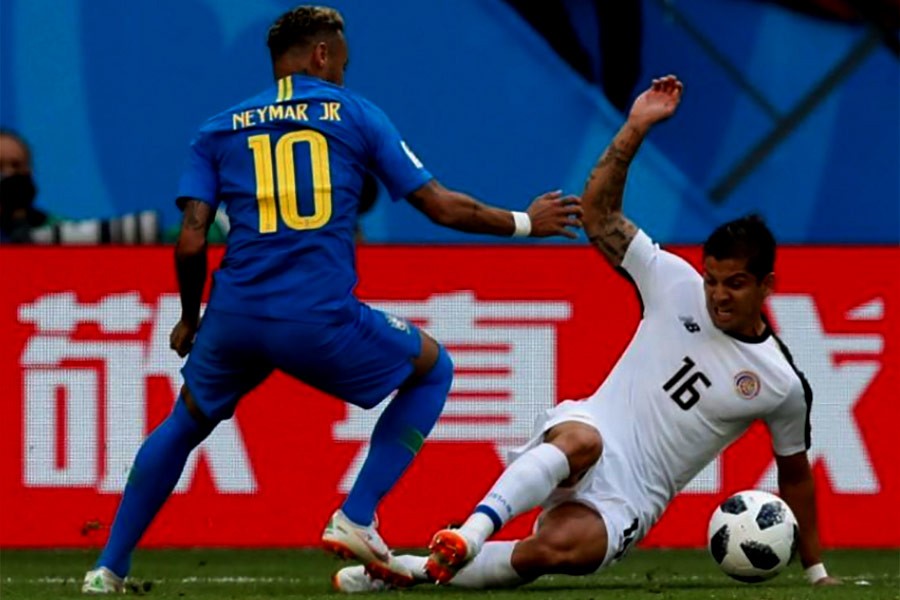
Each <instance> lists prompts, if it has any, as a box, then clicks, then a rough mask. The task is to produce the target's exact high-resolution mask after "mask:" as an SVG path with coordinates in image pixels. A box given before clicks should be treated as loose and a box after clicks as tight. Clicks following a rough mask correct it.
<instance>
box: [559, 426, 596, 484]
mask: <svg viewBox="0 0 900 600" xmlns="http://www.w3.org/2000/svg"><path fill="white" fill-rule="evenodd" d="M547 442H549V443H551V444H553V445H554V446H556V447H557V448H559V449H560V450H562V451H563V452H565V454H566V457H567V458H568V460H569V473H570V477H575V478H577V477H579V476H581V475H583V474H584V473H585V472H586V471H587V470H588V469H590V468H591V467H592V466H594V465H595V464H596V463H597V461H598V460H600V455H601V454H603V438H602V437H601V436H600V432H599V431H597V430H596V429H595V428H594V427H591V426H590V425H587V424H584V423H577V422H568V423H562V424H560V425H557V426H556V427H554V428H553V429H551V430H550V431H549V432H548V434H547Z"/></svg>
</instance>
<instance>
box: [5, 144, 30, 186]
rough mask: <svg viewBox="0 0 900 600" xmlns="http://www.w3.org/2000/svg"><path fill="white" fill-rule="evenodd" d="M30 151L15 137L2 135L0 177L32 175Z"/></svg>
mask: <svg viewBox="0 0 900 600" xmlns="http://www.w3.org/2000/svg"><path fill="white" fill-rule="evenodd" d="M28 163H29V161H28V151H27V150H26V149H25V147H24V146H22V144H20V143H19V142H18V140H16V138H14V137H10V136H8V135H0V177H9V176H10V175H18V174H20V173H25V174H27V173H31V165H30V164H28Z"/></svg>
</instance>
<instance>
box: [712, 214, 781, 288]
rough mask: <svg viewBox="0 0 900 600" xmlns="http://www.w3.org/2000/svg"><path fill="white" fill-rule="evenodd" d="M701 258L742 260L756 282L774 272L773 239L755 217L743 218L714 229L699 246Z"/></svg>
mask: <svg viewBox="0 0 900 600" xmlns="http://www.w3.org/2000/svg"><path fill="white" fill-rule="evenodd" d="M703 256H704V257H707V256H711V257H713V258H715V259H716V260H725V259H727V258H743V259H746V260H747V271H748V272H749V273H750V274H751V275H753V276H754V277H756V280H757V281H762V279H763V278H764V277H765V276H766V275H768V274H769V273H771V272H773V271H774V270H775V236H773V235H772V232H771V231H770V230H769V228H768V226H767V225H766V223H765V221H763V219H762V217H760V216H759V215H747V216H746V217H741V218H740V219H735V220H734V221H729V222H728V223H725V224H723V225H720V226H719V227H718V228H716V230H715V231H713V232H712V234H711V235H710V236H709V238H707V240H706V242H705V243H704V244H703Z"/></svg>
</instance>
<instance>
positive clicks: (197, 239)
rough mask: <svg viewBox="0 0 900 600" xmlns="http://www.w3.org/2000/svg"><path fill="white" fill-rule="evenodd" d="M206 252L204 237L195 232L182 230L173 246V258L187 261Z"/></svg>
mask: <svg viewBox="0 0 900 600" xmlns="http://www.w3.org/2000/svg"><path fill="white" fill-rule="evenodd" d="M204 252H206V235H205V234H202V233H201V232H199V231H196V230H189V229H183V230H182V231H181V233H180V234H179V236H178V242H177V243H176V244H175V257H176V258H177V259H188V258H191V257H194V256H197V255H199V254H203V253H204Z"/></svg>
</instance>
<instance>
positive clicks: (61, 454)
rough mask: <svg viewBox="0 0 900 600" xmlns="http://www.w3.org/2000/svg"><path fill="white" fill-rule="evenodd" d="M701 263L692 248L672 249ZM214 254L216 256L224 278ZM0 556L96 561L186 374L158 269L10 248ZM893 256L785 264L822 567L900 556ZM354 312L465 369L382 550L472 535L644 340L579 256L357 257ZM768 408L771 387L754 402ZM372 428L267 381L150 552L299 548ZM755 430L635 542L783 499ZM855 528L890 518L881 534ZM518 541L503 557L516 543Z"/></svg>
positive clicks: (132, 251) (784, 305) (174, 312)
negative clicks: (752, 497)
mask: <svg viewBox="0 0 900 600" xmlns="http://www.w3.org/2000/svg"><path fill="white" fill-rule="evenodd" d="M676 251H678V252H679V253H681V254H682V255H684V256H685V257H686V258H688V259H689V260H691V261H692V262H694V263H695V264H696V263H697V261H698V249H697V248H680V249H676ZM220 258H221V251H220V250H215V251H214V252H213V261H212V262H213V264H215V263H217V262H218V260H219V259H220ZM0 261H2V263H3V265H4V274H5V283H4V286H3V292H2V294H0V335H2V339H3V343H2V344H0V376H2V381H3V382H4V385H3V397H2V400H0V428H2V429H0V464H2V482H0V504H2V510H0V546H2V547H4V548H12V547H79V546H96V545H99V544H101V543H102V542H103V541H104V540H105V538H106V529H107V527H108V526H109V523H110V521H111V519H112V517H113V512H114V510H115V506H116V503H117V500H118V495H119V492H120V491H121V490H122V488H123V486H124V484H125V481H126V477H127V474H128V469H129V465H130V462H131V460H132V459H133V457H134V454H135V452H136V450H137V448H138V446H139V444H140V442H141V440H142V438H143V436H144V435H145V434H146V432H147V431H148V430H149V429H150V428H152V426H153V425H155V424H156V423H158V422H159V421H160V420H161V419H162V418H164V416H165V415H166V413H167V412H168V410H169V408H170V406H171V403H172V401H173V398H174V397H175V394H176V392H177V390H178V389H179V386H180V385H181V377H180V374H179V369H180V366H181V361H180V360H179V359H178V358H177V356H176V355H175V354H174V353H173V352H171V351H170V350H169V349H168V336H169V331H170V329H171V327H172V325H173V324H174V323H175V321H176V320H177V318H178V315H179V310H180V307H179V300H178V295H177V288H176V283H175V276H174V273H173V269H172V250H171V249H170V248H116V247H113V248H66V249H60V248H9V247H4V248H0ZM898 263H900V249H898V248H885V247H876V248H823V247H818V248H784V249H783V250H782V251H781V253H780V255H779V259H778V267H777V275H778V283H777V289H778V292H777V294H775V295H774V296H773V297H772V298H771V299H770V301H769V305H768V310H769V314H770V316H771V318H772V320H773V322H774V323H775V326H776V329H777V330H778V331H779V333H780V335H781V337H782V338H783V339H784V341H785V343H786V344H787V345H788V347H789V348H790V349H791V351H792V352H793V354H794V358H795V360H796V363H797V365H798V366H799V367H800V368H801V370H803V371H805V373H806V374H807V376H808V378H809V379H810V381H811V383H812V386H813V388H814V390H815V394H816V395H815V401H814V407H813V413H812V428H813V429H812V431H813V448H812V450H811V454H810V456H811V459H812V461H813V465H814V472H815V477H816V483H817V487H818V492H819V498H818V503H819V510H820V512H819V515H820V521H821V536H822V540H823V542H824V544H826V545H827V546H830V547H865V546H873V547H874V546H888V547H896V546H897V545H900V526H898V519H897V518H896V517H890V515H895V514H896V507H897V506H900V471H898V469H897V468H896V464H895V462H894V461H895V459H896V448H897V445H896V437H895V436H896V433H895V424H896V422H897V416H898V409H897V404H896V390H897V389H898V387H900V380H898V368H900V360H898V358H900V357H898V349H897V344H898V342H900V321H898V308H900V280H898V279H897V277H896V273H897V272H898V269H897V267H898ZM359 271H360V278H361V280H360V285H359V288H358V293H359V295H360V297H362V298H364V299H366V300H367V301H370V302H372V303H373V304H375V305H377V306H379V307H381V308H384V309H385V310H388V311H390V312H393V313H394V314H397V315H399V316H402V317H405V318H407V319H410V320H411V321H413V322H414V323H416V324H419V325H422V326H424V327H425V328H427V329H428V330H429V331H430V332H431V333H432V334H433V335H434V336H435V337H437V338H438V339H439V340H442V341H443V342H444V343H445V344H446V345H447V347H448V348H449V349H450V351H451V352H452V354H453V356H454V360H455V368H456V377H455V382H454V386H453V389H452V391H451V395H450V399H449V402H448V404H447V408H446V411H445V413H444V415H443V416H442V418H441V420H440V422H439V424H438V425H437V427H436V429H435V431H434V433H433V434H432V436H431V438H430V441H429V442H428V443H427V444H426V445H425V447H424V449H423V450H422V452H421V455H420V456H419V458H418V460H417V461H416V462H415V464H414V465H413V466H412V468H411V469H410V471H409V472H408V473H407V475H406V476H405V477H404V479H403V480H402V481H401V483H400V485H399V486H398V488H397V489H396V490H395V491H394V492H393V493H392V494H391V495H390V496H389V497H388V498H387V499H386V501H385V502H384V503H383V506H382V510H381V515H380V516H381V521H382V531H383V533H384V535H385V537H386V538H387V539H388V541H389V542H390V543H392V544H394V545H397V546H422V545H424V544H425V543H426V542H427V540H428V538H429V534H430V533H431V532H433V531H434V530H435V529H437V528H439V527H442V526H444V525H445V524H446V523H448V522H454V521H459V520H461V519H462V518H463V517H464V516H465V515H466V512H467V510H468V509H469V508H470V507H471V506H472V505H473V503H474V502H475V501H476V500H478V499H479V498H480V497H481V495H482V494H483V493H484V492H485V490H486V489H487V488H488V487H489V485H490V484H491V482H492V481H493V479H494V478H495V477H496V476H497V474H498V473H499V472H500V471H501V469H502V465H503V463H502V459H503V457H504V456H505V451H506V450H507V449H509V448H510V447H513V446H515V445H517V444H519V443H521V442H522V441H524V440H525V439H526V438H527V437H528V435H529V432H530V430H531V425H532V421H533V419H534V417H535V416H536V415H537V414H539V413H540V412H541V411H543V410H545V409H547V408H549V407H550V406H552V405H553V404H554V403H556V402H558V401H560V400H562V399H566V398H580V397H585V396H588V395H590V394H591V393H592V392H593V391H594V389H595V388H596V387H597V386H598V385H599V384H600V382H601V381H602V379H603V377H604V375H605V374H606V373H607V372H608V371H609V370H610V369H611V368H612V366H613V365H614V363H615V361H616V358H617V357H618V356H619V354H620V353H621V352H622V350H623V349H624V348H625V346H626V344H627V342H628V340H629V339H630V336H631V334H632V332H633V330H634V328H635V326H636V324H637V322H638V319H639V310H640V309H639V303H638V301H637V299H636V297H635V294H634V291H633V288H632V287H631V285H630V284H628V283H627V282H626V281H625V280H624V279H622V278H620V277H619V276H617V275H616V274H615V273H614V272H613V271H612V270H611V269H609V268H608V267H607V266H606V265H605V264H604V263H603V261H601V260H600V259H599V258H598V257H596V256H595V255H594V254H593V253H592V252H591V251H590V250H589V249H586V248H574V247H552V248H550V247H543V248H542V247H496V246H491V247H489V248H484V247H482V248H478V247H440V248H435V247H414V248H404V247H378V246H375V247H363V248H362V249H361V250H360V252H359ZM763 385H765V382H763ZM376 418H377V409H376V410H374V411H369V412H367V411H363V410H360V409H356V408H353V407H348V406H346V405H344V404H343V403H341V402H338V401H337V400H335V399H333V398H329V397H326V396H325V395H323V394H321V393H319V392H316V391H313V390H310V389H309V388H306V387H304V386H302V385H300V384H299V383H297V382H295V381H293V380H290V379H289V378H287V377H284V376H281V375H275V376H273V377H271V378H270V379H269V380H268V381H266V382H265V383H264V384H263V385H262V386H261V387H259V388H258V389H257V390H255V391H254V392H253V393H251V394H250V395H249V396H248V397H247V398H245V399H244V401H243V402H242V405H241V406H240V407H239V409H238V411H237V414H236V416H235V418H234V419H233V420H231V421H228V422H226V423H224V424H223V425H222V426H220V428H219V429H218V430H217V431H216V432H215V433H214V434H213V435H212V436H211V437H210V438H209V439H208V440H207V441H206V442H205V443H204V444H203V446H202V447H201V448H199V449H198V450H197V451H196V452H195V453H194V455H192V458H191V460H190V462H189V464H188V466H187V469H186V470H185V473H184V476H183V477H182V479H181V481H180V483H179V485H178V488H177V491H176V494H175V496H174V497H173V498H172V500H171V502H170V503H169V504H168V505H167V506H166V507H165V509H164V510H163V512H162V513H161V515H160V516H159V518H158V519H157V521H156V522H155V523H154V524H153V526H152V528H151V530H150V531H149V533H148V535H147V537H146V539H145V545H147V546H235V547H254V546H311V545H315V544H317V543H318V538H319V535H320V533H321V530H322V527H323V526H324V524H325V522H326V520H327V518H328V516H329V514H330V513H331V511H332V510H334V508H335V507H336V506H337V505H338V503H339V502H340V499H341V497H342V495H343V493H344V491H345V490H346V489H347V487H348V482H350V481H351V480H352V478H353V476H354V474H355V472H356V469H358V467H359V465H360V463H361V460H362V458H363V457H364V455H365V451H366V447H365V441H366V438H367V435H368V432H369V431H370V430H371V427H372V424H373V423H374V421H375V419H376ZM773 486H774V473H773V461H772V456H771V452H770V450H769V441H768V434H767V433H766V432H765V430H764V429H763V428H762V427H761V426H760V425H756V426H754V427H753V428H752V429H751V430H750V431H749V432H748V434H747V435H745V436H744V437H743V438H741V439H740V440H738V441H737V442H736V443H735V444H733V445H732V446H731V447H730V448H729V449H728V450H726V452H725V453H724V455H723V457H722V458H721V459H720V460H717V461H716V462H714V463H713V464H711V465H710V467H709V468H707V469H706V470H704V471H703V472H701V473H700V474H699V475H698V477H697V478H696V479H695V480H694V481H693V482H692V483H691V484H690V485H689V486H688V488H687V489H686V490H685V492H684V493H682V494H681V495H680V496H679V497H678V498H677V499H676V500H675V501H674V502H673V504H672V505H671V506H670V508H669V510H668V512H667V513H666V514H665V515H664V517H663V519H662V520H661V522H660V523H659V524H658V525H657V526H656V528H654V529H653V531H652V532H651V533H650V535H649V536H648V537H647V538H646V539H645V541H644V544H645V545H647V546H671V547H689V546H700V545H703V544H704V543H705V540H706V523H707V518H708V516H709V515H710V513H711V512H712V509H713V507H714V506H715V504H716V503H717V502H718V501H719V500H721V499H722V498H724V497H725V496H726V495H728V494H729V493H731V492H734V491H737V490H740V489H745V488H753V487H759V488H772V487H773ZM860 515H879V517H880V518H879V520H878V524H877V525H873V524H872V522H870V521H866V520H861V519H860V518H859V516H860ZM529 527H530V519H529V518H528V517H523V518H520V519H518V520H517V521H516V522H514V523H512V524H511V525H510V527H509V528H508V529H507V530H506V531H505V532H504V534H503V535H504V537H517V536H521V535H523V534H525V533H526V532H527V531H528V529H529Z"/></svg>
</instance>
